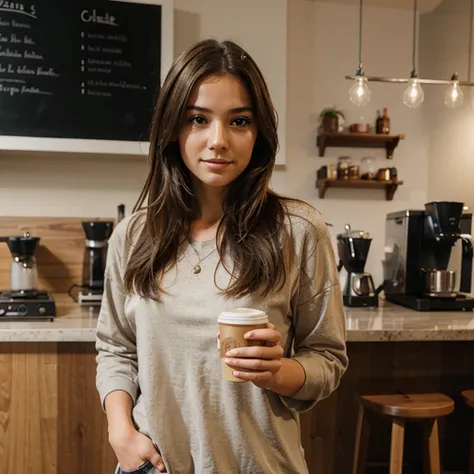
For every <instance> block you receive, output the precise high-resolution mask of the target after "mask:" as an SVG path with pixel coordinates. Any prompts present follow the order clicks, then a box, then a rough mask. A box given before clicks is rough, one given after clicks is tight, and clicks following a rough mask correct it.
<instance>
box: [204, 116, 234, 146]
mask: <svg viewBox="0 0 474 474" xmlns="http://www.w3.org/2000/svg"><path fill="white" fill-rule="evenodd" d="M208 147H209V149H211V150H222V149H224V150H226V149H227V148H229V136H228V132H227V128H226V126H225V125H224V124H222V123H220V122H217V121H216V122H214V123H213V124H212V125H211V127H209V139H208Z"/></svg>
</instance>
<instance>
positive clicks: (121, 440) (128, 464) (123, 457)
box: [109, 427, 165, 472]
mask: <svg viewBox="0 0 474 474" xmlns="http://www.w3.org/2000/svg"><path fill="white" fill-rule="evenodd" d="M109 442H110V445H111V446H112V449H113V450H114V452H115V455H116V456H117V460H118V462H119V465H120V469H122V470H123V471H135V470H136V469H138V468H139V467H140V466H141V465H142V464H143V463H145V462H146V461H150V463H151V464H153V466H154V467H155V468H156V469H158V471H160V472H165V464H164V463H163V459H162V458H161V456H160V454H159V453H158V451H157V450H156V448H155V445H154V444H153V442H152V441H151V439H150V438H148V437H147V436H145V435H144V434H142V433H140V432H139V431H137V430H136V429H135V428H133V427H130V428H127V429H126V430H125V431H124V430H123V429H122V430H120V432H117V431H115V432H112V433H110V434H109Z"/></svg>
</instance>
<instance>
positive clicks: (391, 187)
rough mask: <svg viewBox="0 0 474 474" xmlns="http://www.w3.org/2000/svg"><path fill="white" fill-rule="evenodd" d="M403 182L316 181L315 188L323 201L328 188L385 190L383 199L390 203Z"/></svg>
mask: <svg viewBox="0 0 474 474" xmlns="http://www.w3.org/2000/svg"><path fill="white" fill-rule="evenodd" d="M402 184H403V181H377V180H369V179H326V178H325V179H318V180H317V181H316V187H317V188H318V190H319V198H320V199H324V196H325V195H326V190H327V189H328V188H359V189H385V199H386V200H387V201H391V200H392V199H393V195H394V194H395V191H396V190H397V188H398V186H401V185H402Z"/></svg>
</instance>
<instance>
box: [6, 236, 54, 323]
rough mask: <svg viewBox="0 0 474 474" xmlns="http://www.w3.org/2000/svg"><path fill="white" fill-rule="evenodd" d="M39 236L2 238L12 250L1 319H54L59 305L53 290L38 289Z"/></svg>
mask: <svg viewBox="0 0 474 474" xmlns="http://www.w3.org/2000/svg"><path fill="white" fill-rule="evenodd" d="M39 241H40V238H39V237H31V235H30V233H29V232H25V233H24V234H23V236H18V237H0V242H5V243H6V244H7V245H8V248H9V250H10V253H11V256H12V261H11V264H10V289H9V290H5V291H0V320H4V319H10V320H20V319H50V320H53V319H54V318H55V316H56V306H55V303H54V300H53V298H52V296H51V294H50V293H48V292H46V291H40V290H38V289H37V280H38V271H37V266H36V256H35V252H36V248H37V246H38V244H39Z"/></svg>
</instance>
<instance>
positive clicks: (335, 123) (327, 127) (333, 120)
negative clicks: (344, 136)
mask: <svg viewBox="0 0 474 474" xmlns="http://www.w3.org/2000/svg"><path fill="white" fill-rule="evenodd" d="M323 131H324V132H326V133H337V132H338V131H339V117H333V116H331V115H327V116H325V117H324V118H323Z"/></svg>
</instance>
